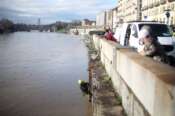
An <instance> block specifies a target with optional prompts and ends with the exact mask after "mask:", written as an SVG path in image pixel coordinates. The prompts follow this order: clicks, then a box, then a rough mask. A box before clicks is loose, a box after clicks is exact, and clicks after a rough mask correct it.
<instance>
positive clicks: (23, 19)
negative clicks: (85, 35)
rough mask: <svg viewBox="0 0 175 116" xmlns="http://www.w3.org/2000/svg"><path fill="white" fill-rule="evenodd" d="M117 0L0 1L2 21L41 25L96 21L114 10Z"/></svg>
mask: <svg viewBox="0 0 175 116" xmlns="http://www.w3.org/2000/svg"><path fill="white" fill-rule="evenodd" d="M116 5H117V0H0V19H2V18H8V19H10V20H13V21H14V22H15V23H27V24H36V23H37V20H38V19H39V18H40V19H41V24H49V23H53V22H56V21H72V20H82V19H85V18H88V19H92V20H95V18H96V15H97V14H98V13H99V12H102V11H105V10H107V9H111V8H114V7H115V6H116Z"/></svg>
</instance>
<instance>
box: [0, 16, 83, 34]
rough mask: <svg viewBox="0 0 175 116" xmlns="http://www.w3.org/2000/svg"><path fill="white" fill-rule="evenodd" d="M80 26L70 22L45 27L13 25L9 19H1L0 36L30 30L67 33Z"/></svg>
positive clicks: (79, 23)
mask: <svg viewBox="0 0 175 116" xmlns="http://www.w3.org/2000/svg"><path fill="white" fill-rule="evenodd" d="M80 25H81V22H80V21H72V22H63V21H57V22H56V23H52V24H46V25H32V24H23V23H18V24H15V23H14V22H13V21H11V20H9V19H1V20H0V34H3V33H13V32H17V31H28V32H29V31H31V30H39V31H51V32H52V31H57V32H67V31H68V30H69V29H70V28H71V27H73V26H80Z"/></svg>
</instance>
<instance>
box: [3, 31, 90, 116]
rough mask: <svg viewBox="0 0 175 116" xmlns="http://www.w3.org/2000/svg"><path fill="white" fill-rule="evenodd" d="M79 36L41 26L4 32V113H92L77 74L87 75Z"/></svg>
mask: <svg viewBox="0 0 175 116" xmlns="http://www.w3.org/2000/svg"><path fill="white" fill-rule="evenodd" d="M87 67H88V55H87V49H86V47H85V45H84V43H83V41H82V40H81V39H80V38H79V37H75V36H70V35H65V34H58V33H39V32H18V33H13V34H5V35H0V116H91V107H90V104H89V103H88V100H87V99H86V98H85V97H83V96H82V93H81V91H80V89H79V86H78V84H77V80H78V79H83V80H87V79H88V72H87Z"/></svg>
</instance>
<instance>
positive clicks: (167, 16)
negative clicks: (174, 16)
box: [165, 9, 171, 25]
mask: <svg viewBox="0 0 175 116" xmlns="http://www.w3.org/2000/svg"><path fill="white" fill-rule="evenodd" d="M170 11H171V10H170V9H167V10H165V12H166V13H165V16H166V18H167V24H168V25H169V18H170Z"/></svg>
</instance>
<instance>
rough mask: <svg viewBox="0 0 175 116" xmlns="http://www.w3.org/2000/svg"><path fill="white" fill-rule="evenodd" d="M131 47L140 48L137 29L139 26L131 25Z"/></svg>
mask: <svg viewBox="0 0 175 116" xmlns="http://www.w3.org/2000/svg"><path fill="white" fill-rule="evenodd" d="M129 46H131V47H134V48H138V46H139V38H138V29H137V26H136V25H135V24H132V25H131V34H130V38H129Z"/></svg>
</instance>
